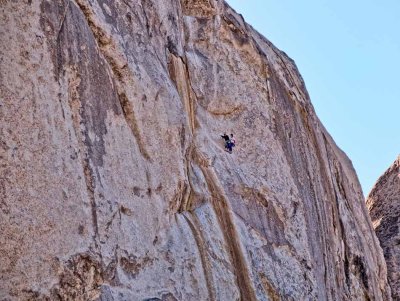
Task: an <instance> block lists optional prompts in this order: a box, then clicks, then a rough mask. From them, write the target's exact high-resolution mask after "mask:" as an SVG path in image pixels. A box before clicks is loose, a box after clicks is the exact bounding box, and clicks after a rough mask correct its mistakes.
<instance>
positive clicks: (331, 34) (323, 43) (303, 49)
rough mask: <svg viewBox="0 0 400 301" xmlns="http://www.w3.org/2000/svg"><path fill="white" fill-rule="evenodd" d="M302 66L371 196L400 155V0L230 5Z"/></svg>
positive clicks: (233, 0)
mask: <svg viewBox="0 0 400 301" xmlns="http://www.w3.org/2000/svg"><path fill="white" fill-rule="evenodd" d="M227 1H228V3H229V4H230V5H231V6H232V7H233V8H234V9H235V10H236V11H237V12H238V13H241V14H242V15H243V16H244V18H245V20H246V21H247V22H248V23H250V24H251V25H252V26H253V27H254V28H255V29H257V30H258V31H259V32H261V33H262V34H263V35H264V36H265V37H266V38H267V39H269V40H270V41H271V42H272V43H274V44H275V45H276V46H277V47H278V48H279V49H281V50H283V51H285V52H286V53H287V54H288V55H289V56H290V57H291V58H292V59H294V60H295V61H296V64H297V67H298V68H299V70H300V73H301V74H302V76H303V78H304V80H305V82H306V86H307V89H308V92H309V93H310V96H311V100H312V102H313V105H314V107H315V110H316V111H317V114H318V116H319V118H320V119H321V120H322V122H323V124H324V125H325V127H326V128H327V129H328V131H329V132H330V134H331V135H332V137H333V138H334V139H335V141H336V143H337V144H338V146H339V147H340V148H341V149H343V150H344V151H345V152H346V153H347V155H348V156H349V157H350V159H351V160H352V162H353V165H354V167H355V169H356V170H357V173H358V177H359V179H360V182H361V185H362V187H363V191H364V194H365V195H367V194H368V193H369V191H370V190H371V188H372V186H373V185H374V183H375V181H376V180H377V179H378V177H379V176H380V175H381V174H382V173H383V172H384V171H385V170H386V169H387V168H388V167H389V166H390V165H391V164H392V163H393V161H394V160H395V159H396V157H397V155H398V154H399V153H400V137H399V136H398V135H399V133H400V118H399V116H400V91H399V90H400V76H399V72H400V0H383V1H377V0H352V1H348V0H347V1H345V0H336V1H332V0H305V1H298V0H296V1H295V0H227Z"/></svg>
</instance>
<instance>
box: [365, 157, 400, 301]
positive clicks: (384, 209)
mask: <svg viewBox="0 0 400 301" xmlns="http://www.w3.org/2000/svg"><path fill="white" fill-rule="evenodd" d="M367 206H368V209H369V212H370V215H371V219H372V223H373V225H374V228H375V232H376V235H377V236H378V239H379V241H380V244H381V246H382V249H383V254H384V256H385V259H386V264H387V272H388V280H389V284H390V286H391V289H392V296H393V300H400V230H399V227H400V157H398V158H397V160H396V161H395V162H394V163H393V165H392V166H391V167H390V168H389V169H388V170H387V171H386V172H385V173H384V174H383V175H382V176H381V177H380V178H379V180H378V181H377V182H376V184H375V186H374V188H373V189H372V191H371V193H370V194H369V196H368V198H367Z"/></svg>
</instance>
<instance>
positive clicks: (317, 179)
mask: <svg viewBox="0 0 400 301" xmlns="http://www.w3.org/2000/svg"><path fill="white" fill-rule="evenodd" d="M0 3H1V4H0V42H1V48H0V70H1V77H0V91H1V95H0V96H1V98H0V101H1V102H0V122H1V128H0V131H1V135H0V160H1V161H0V196H1V200H0V233H1V236H0V263H1V264H0V299H1V300H101V301H111V300H147V301H149V300H153V301H154V300H163V301H171V300H184V301H187V300H226V301H231V300H243V301H252V300H296V301H298V300H390V289H389V287H388V285H387V281H386V266H385V262H384V259H383V255H382V251H381V249H380V247H379V242H378V240H377V239H376V236H375V234H374V230H373V228H372V224H371V222H370V220H369V216H368V211H367V209H366V206H365V204H364V202H363V196H362V192H361V188H360V185H359V182H358V179H357V176H356V174H355V172H354V169H353V167H352V164H351V162H350V161H349V160H348V158H347V157H346V155H345V154H344V153H343V152H342V151H340V150H339V149H338V148H337V146H336V145H335V143H334V141H333V140H332V138H331V137H330V136H329V134H328V133H327V132H326V130H325V129H324V127H323V126H322V125H321V123H320V121H319V120H318V118H317V117H316V114H315V112H314V109H313V107H312V105H311V102H310V99H309V96H308V94H307V91H306V89H305V86H304V83H303V80H302V78H301V76H300V74H299V73H298V71H297V68H296V66H295V64H294V62H293V61H292V60H291V59H290V58H288V57H287V56H286V54H284V53H283V52H281V51H279V50H278V49H277V48H275V47H274V46H273V45H272V44H271V43H270V42H269V41H268V40H266V39H265V38H264V37H262V36H261V35H260V34H259V33H257V32H256V31H255V30H254V29H252V28H251V26H250V25H248V24H246V23H245V21H244V20H243V18H242V17H241V15H239V14H237V13H236V12H234V11H233V10H232V9H231V8H230V7H229V6H228V5H227V4H225V3H224V2H222V1H214V0H202V1H193V0H182V1H181V2H179V1H178V0H166V1H150V0H146V1H144V0H142V1H129V0H117V1H108V0H98V1H94V0H91V1H89V0H74V1H72V0H71V1H68V0H54V1H37V0H25V1H22V0H21V1H4V0H3V1H1V2H0ZM266 15H268V12H266ZM224 131H226V132H227V133H231V132H232V133H234V134H235V136H236V140H237V146H236V148H235V149H234V153H233V154H232V155H230V154H228V153H227V152H225V151H224V148H223V141H222V139H221V138H220V135H221V134H222V133H223V132H224Z"/></svg>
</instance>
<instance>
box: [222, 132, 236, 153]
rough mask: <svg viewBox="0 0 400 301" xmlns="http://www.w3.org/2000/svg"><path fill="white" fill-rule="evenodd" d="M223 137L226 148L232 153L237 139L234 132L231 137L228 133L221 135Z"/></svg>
mask: <svg viewBox="0 0 400 301" xmlns="http://www.w3.org/2000/svg"><path fill="white" fill-rule="evenodd" d="M221 137H222V138H223V139H224V140H225V149H226V150H227V151H228V152H229V153H232V148H233V147H234V146H235V143H236V140H235V138H234V137H233V134H231V136H230V137H229V136H228V135H227V134H226V133H224V134H223V135H221Z"/></svg>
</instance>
